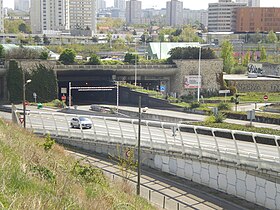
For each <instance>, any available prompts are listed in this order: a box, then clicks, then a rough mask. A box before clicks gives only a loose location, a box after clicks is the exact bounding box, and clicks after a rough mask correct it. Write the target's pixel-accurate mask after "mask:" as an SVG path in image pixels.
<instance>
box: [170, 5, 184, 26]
mask: <svg viewBox="0 0 280 210" xmlns="http://www.w3.org/2000/svg"><path fill="white" fill-rule="evenodd" d="M166 23H167V25H169V26H173V27H174V26H181V25H183V2H181V1H178V0H171V1H168V2H166Z"/></svg>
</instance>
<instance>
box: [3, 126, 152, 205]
mask: <svg viewBox="0 0 280 210" xmlns="http://www.w3.org/2000/svg"><path fill="white" fill-rule="evenodd" d="M0 136H1V138H0V154H1V155H0V162H1V167H0V179H1V180H2V181H1V192H0V206H1V208H2V209H30V208H31V207H32V208H34V209H58V210H60V209H61V210H62V209H121V206H124V205H125V206H126V207H128V206H129V207H130V208H131V209H153V207H152V206H151V205H149V204H147V202H146V201H144V199H142V198H140V197H136V196H132V195H129V194H133V192H132V189H131V188H130V186H129V185H128V184H126V183H123V182H121V181H119V182H116V181H115V182H114V183H111V182H109V181H108V180H107V179H106V177H105V176H104V175H103V173H102V171H101V170H100V169H98V168H95V167H94V166H92V165H88V164H85V162H86V160H85V161H84V160H83V159H82V160H76V159H74V158H71V157H70V156H69V155H67V154H66V152H65V151H64V149H63V148H62V147H60V146H58V145H57V144H55V142H54V141H53V140H52V139H51V138H50V137H49V136H47V137H46V138H45V139H43V138H37V137H35V136H34V135H31V134H30V133H28V132H27V131H26V130H23V129H19V128H18V127H16V126H15V125H12V124H9V123H6V122H3V121H2V120H0ZM19 142H20V143H19Z"/></svg>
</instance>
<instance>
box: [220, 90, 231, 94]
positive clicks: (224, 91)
mask: <svg viewBox="0 0 280 210" xmlns="http://www.w3.org/2000/svg"><path fill="white" fill-rule="evenodd" d="M219 93H220V94H222V93H224V94H227V93H230V90H219Z"/></svg>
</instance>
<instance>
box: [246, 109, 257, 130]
mask: <svg viewBox="0 0 280 210" xmlns="http://www.w3.org/2000/svg"><path fill="white" fill-rule="evenodd" d="M254 119H256V115H255V110H250V111H248V112H247V120H250V126H252V121H253V120H254Z"/></svg>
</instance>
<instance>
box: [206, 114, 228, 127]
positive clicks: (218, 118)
mask: <svg viewBox="0 0 280 210" xmlns="http://www.w3.org/2000/svg"><path fill="white" fill-rule="evenodd" d="M225 119H226V117H225V114H223V113H221V112H218V114H216V115H210V116H208V117H207V118H206V119H205V123H206V124H209V123H222V122H223V121H224V120H225Z"/></svg>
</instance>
